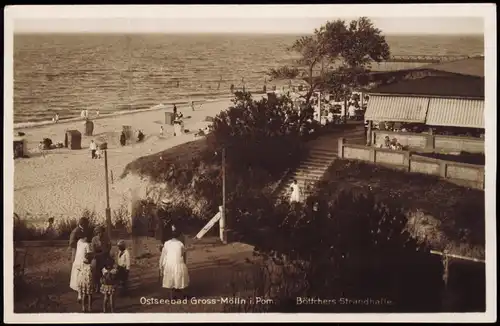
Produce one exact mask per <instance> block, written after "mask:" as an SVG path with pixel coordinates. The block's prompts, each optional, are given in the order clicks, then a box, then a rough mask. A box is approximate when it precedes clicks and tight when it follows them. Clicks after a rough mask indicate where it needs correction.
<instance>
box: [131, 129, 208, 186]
mask: <svg viewBox="0 0 500 326" xmlns="http://www.w3.org/2000/svg"><path fill="white" fill-rule="evenodd" d="M206 148H207V140H206V139H205V138H200V139H199V140H195V141H191V142H188V143H185V144H181V145H177V146H175V147H172V148H169V149H167V150H165V151H163V152H159V153H156V154H152V155H148V156H143V157H140V158H138V159H137V160H135V161H132V162H130V163H129V164H127V165H126V166H125V169H124V171H123V174H122V177H125V176H126V175H127V174H128V173H135V174H138V175H141V176H148V177H151V178H152V179H153V180H155V181H162V180H165V178H166V175H167V174H168V173H169V164H168V163H174V164H176V165H179V166H182V165H184V164H189V163H191V162H192V160H193V159H196V158H198V157H199V154H200V153H201V152H202V151H203V150H205V149H206Z"/></svg>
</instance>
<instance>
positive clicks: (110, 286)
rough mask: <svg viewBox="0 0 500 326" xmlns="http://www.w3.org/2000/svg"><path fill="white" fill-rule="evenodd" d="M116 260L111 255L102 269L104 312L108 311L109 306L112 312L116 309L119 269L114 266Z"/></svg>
mask: <svg viewBox="0 0 500 326" xmlns="http://www.w3.org/2000/svg"><path fill="white" fill-rule="evenodd" d="M113 265H114V261H113V259H112V258H111V257H109V259H107V261H106V263H105V265H104V268H103V269H102V277H101V293H102V294H103V295H104V300H103V303H102V312H106V311H107V308H108V306H109V310H110V312H113V310H114V308H115V307H114V306H115V303H114V300H113V297H114V294H115V289H116V273H117V270H116V268H114V266H113Z"/></svg>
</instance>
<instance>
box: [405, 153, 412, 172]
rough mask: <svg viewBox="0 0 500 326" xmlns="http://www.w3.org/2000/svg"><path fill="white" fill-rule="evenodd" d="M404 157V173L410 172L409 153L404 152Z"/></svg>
mask: <svg viewBox="0 0 500 326" xmlns="http://www.w3.org/2000/svg"><path fill="white" fill-rule="evenodd" d="M404 154H405V157H404V165H405V167H406V171H408V172H411V158H410V152H409V151H406V152H405V153H404Z"/></svg>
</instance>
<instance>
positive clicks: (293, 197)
mask: <svg viewBox="0 0 500 326" xmlns="http://www.w3.org/2000/svg"><path fill="white" fill-rule="evenodd" d="M291 190H292V193H291V194H290V202H292V203H294V202H295V203H298V202H299V201H300V188H299V185H298V184H297V180H293V183H292V185H291Z"/></svg>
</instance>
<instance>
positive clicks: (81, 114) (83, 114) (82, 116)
mask: <svg viewBox="0 0 500 326" xmlns="http://www.w3.org/2000/svg"><path fill="white" fill-rule="evenodd" d="M80 118H82V119H85V110H82V112H81V113H80Z"/></svg>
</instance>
